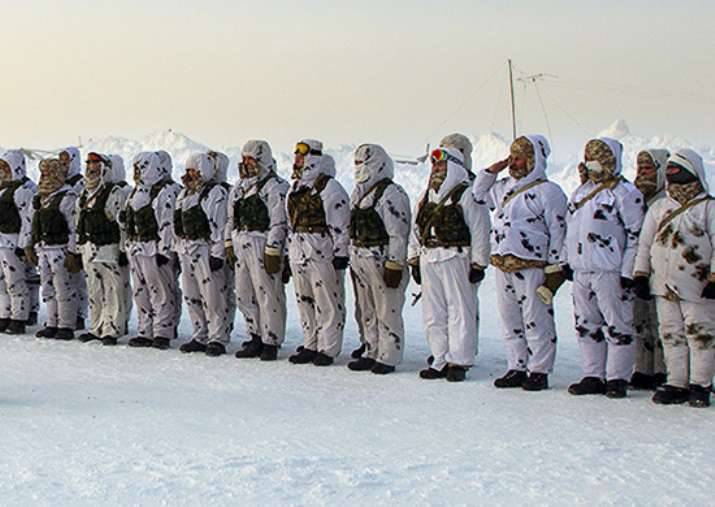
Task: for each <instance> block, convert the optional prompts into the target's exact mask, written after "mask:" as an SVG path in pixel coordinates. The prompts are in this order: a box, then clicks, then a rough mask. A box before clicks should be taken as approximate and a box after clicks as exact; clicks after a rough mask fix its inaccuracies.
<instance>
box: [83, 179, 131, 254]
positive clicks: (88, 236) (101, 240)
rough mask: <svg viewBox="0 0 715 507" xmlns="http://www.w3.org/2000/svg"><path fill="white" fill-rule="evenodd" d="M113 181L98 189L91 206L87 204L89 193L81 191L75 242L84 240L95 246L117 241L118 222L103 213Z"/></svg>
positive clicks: (112, 188) (113, 186)
mask: <svg viewBox="0 0 715 507" xmlns="http://www.w3.org/2000/svg"><path fill="white" fill-rule="evenodd" d="M114 188H115V184H114V183H107V184H105V185H104V187H103V188H102V189H101V190H100V192H99V195H97V197H96V198H95V199H94V202H93V203H92V205H91V206H87V201H88V200H89V195H88V193H87V191H84V192H82V195H81V196H80V198H79V207H80V211H79V220H78V221H77V242H78V243H79V244H80V245H83V244H85V243H86V242H88V241H89V242H91V243H94V244H95V245H97V246H103V245H111V244H115V243H119V237H120V236H119V224H117V222H115V221H114V220H110V219H109V218H108V217H107V214H106V213H105V208H106V206H107V200H108V199H109V195H110V194H111V193H112V190H114Z"/></svg>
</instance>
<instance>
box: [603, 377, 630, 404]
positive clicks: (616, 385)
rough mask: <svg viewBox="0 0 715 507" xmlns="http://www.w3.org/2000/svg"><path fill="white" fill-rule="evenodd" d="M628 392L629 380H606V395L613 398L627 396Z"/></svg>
mask: <svg viewBox="0 0 715 507" xmlns="http://www.w3.org/2000/svg"><path fill="white" fill-rule="evenodd" d="M627 394H628V381H627V380H623V379H615V380H609V381H608V382H606V396H608V397H609V398H612V399H619V398H625V397H626V395H627Z"/></svg>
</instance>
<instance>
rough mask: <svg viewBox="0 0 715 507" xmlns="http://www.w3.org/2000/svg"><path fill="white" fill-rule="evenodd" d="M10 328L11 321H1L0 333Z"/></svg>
mask: <svg viewBox="0 0 715 507" xmlns="http://www.w3.org/2000/svg"><path fill="white" fill-rule="evenodd" d="M8 326H10V319H0V333H4V332H5V330H7V328H8Z"/></svg>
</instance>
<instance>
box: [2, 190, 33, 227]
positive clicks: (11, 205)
mask: <svg viewBox="0 0 715 507" xmlns="http://www.w3.org/2000/svg"><path fill="white" fill-rule="evenodd" d="M26 181H27V178H22V179H21V180H19V181H13V182H11V183H9V184H8V185H7V186H6V187H5V191H4V192H3V193H2V195H0V233H2V234H17V233H19V232H20V229H21V228H22V219H21V218H20V211H19V210H18V209H17V205H16V204H15V192H16V191H17V189H18V188H20V187H21V186H22V185H24V184H25V182H26Z"/></svg>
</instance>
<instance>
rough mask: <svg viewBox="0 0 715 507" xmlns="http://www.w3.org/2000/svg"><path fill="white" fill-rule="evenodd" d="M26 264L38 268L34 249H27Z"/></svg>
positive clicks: (27, 247)
mask: <svg viewBox="0 0 715 507" xmlns="http://www.w3.org/2000/svg"><path fill="white" fill-rule="evenodd" d="M25 259H26V260H25V262H26V263H27V264H29V265H31V266H37V254H36V253H35V249H34V247H31V246H26V247H25Z"/></svg>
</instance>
